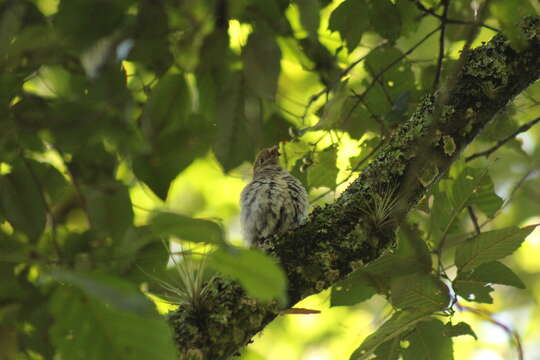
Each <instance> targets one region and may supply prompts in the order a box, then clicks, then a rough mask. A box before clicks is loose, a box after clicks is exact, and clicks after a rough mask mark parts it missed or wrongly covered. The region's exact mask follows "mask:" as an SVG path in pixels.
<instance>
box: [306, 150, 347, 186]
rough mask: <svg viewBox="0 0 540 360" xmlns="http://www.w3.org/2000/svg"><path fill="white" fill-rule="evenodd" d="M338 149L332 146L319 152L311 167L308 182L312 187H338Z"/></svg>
mask: <svg viewBox="0 0 540 360" xmlns="http://www.w3.org/2000/svg"><path fill="white" fill-rule="evenodd" d="M336 160H337V150H336V148H334V147H330V148H328V149H326V150H323V151H321V152H319V153H318V154H317V158H316V160H315V164H314V165H313V166H311V167H310V168H309V172H308V184H309V186H310V187H320V186H325V187H328V188H330V189H333V188H335V187H336V178H337V174H338V171H339V170H338V168H337V166H336Z"/></svg>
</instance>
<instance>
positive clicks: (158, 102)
mask: <svg viewBox="0 0 540 360" xmlns="http://www.w3.org/2000/svg"><path fill="white" fill-rule="evenodd" d="M190 113H191V95H190V92H189V89H188V86H187V83H186V80H185V79H184V77H183V76H182V75H179V74H171V75H166V76H164V77H162V78H161V80H160V81H159V83H158V84H157V85H156V86H155V87H154V89H153V91H152V94H151V95H150V98H149V100H148V102H147V104H146V106H145V108H144V112H143V116H142V119H141V127H142V130H143V132H144V134H145V136H146V138H147V139H148V141H149V143H150V145H151V149H150V150H148V151H146V152H145V153H143V154H141V155H138V156H136V157H135V159H134V163H133V170H134V171H135V175H137V177H138V178H139V179H141V180H143V181H144V182H145V183H146V184H147V185H148V186H149V187H150V188H151V189H152V190H153V191H154V192H155V193H156V195H157V196H159V197H160V198H161V199H165V198H166V197H167V193H168V190H169V186H170V184H171V181H172V180H174V178H175V177H176V176H177V175H178V174H179V173H180V171H182V170H183V169H185V168H186V167H187V166H188V165H189V164H191V162H192V161H193V160H194V159H195V158H197V157H198V156H201V155H202V154H204V153H205V152H206V151H207V149H208V146H209V140H210V139H209V138H210V136H211V135H212V133H213V130H212V128H213V127H214V126H213V125H212V124H211V123H210V121H209V120H208V119H206V118H205V117H203V116H201V115H200V114H199V115H197V114H191V115H190Z"/></svg>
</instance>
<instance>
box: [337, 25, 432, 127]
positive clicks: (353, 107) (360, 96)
mask: <svg viewBox="0 0 540 360" xmlns="http://www.w3.org/2000/svg"><path fill="white" fill-rule="evenodd" d="M440 29H441V26H438V27H436V28H435V29H434V30H432V31H430V32H429V33H428V34H427V35H426V36H424V37H423V38H422V39H420V41H418V42H417V43H416V44H414V45H413V46H412V47H411V48H410V49H409V50H407V51H406V52H404V53H403V54H402V55H401V56H399V57H398V58H397V59H395V60H394V61H392V62H391V63H390V64H388V65H387V66H385V67H384V69H382V70H381V71H379V72H378V73H377V74H376V75H375V77H374V78H373V79H372V80H371V83H370V84H369V85H368V87H367V88H366V89H365V90H364V92H363V93H362V94H359V95H356V102H355V103H354V105H353V106H352V107H351V110H349V113H348V114H347V117H346V120H348V119H349V118H350V117H351V115H352V113H353V112H354V110H355V109H356V108H357V107H358V105H360V103H361V102H362V100H364V97H366V95H367V93H368V92H369V91H370V90H371V88H372V87H373V86H375V84H377V81H378V80H379V78H380V77H381V76H383V75H384V73H385V72H387V71H388V70H390V69H391V68H392V67H394V66H395V65H396V64H398V63H399V62H400V61H401V60H403V59H404V58H405V57H407V56H408V55H410V54H411V53H412V52H413V51H414V50H416V49H417V48H418V47H419V46H420V45H422V44H423V43H424V42H425V41H426V40H427V39H429V38H430V37H431V36H432V35H433V34H435V33H436V32H437V31H439V30H440Z"/></svg>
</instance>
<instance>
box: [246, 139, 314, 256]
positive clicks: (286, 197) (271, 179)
mask: <svg viewBox="0 0 540 360" xmlns="http://www.w3.org/2000/svg"><path fill="white" fill-rule="evenodd" d="M278 160H279V149H278V147H277V146H274V147H272V148H268V149H263V150H262V151H261V152H260V153H259V154H258V155H257V158H256V160H255V164H254V165H253V181H252V182H251V183H249V184H248V185H247V186H246V187H245V188H244V190H243V191H242V195H241V197H240V205H241V208H242V211H241V214H240V216H241V222H242V230H243V233H244V239H245V240H246V241H247V242H248V243H249V244H250V245H258V241H259V240H261V239H264V238H266V237H268V236H270V235H273V234H282V233H284V232H285V231H287V230H289V229H291V228H294V227H296V226H299V225H301V224H303V223H304V222H305V220H306V217H307V212H308V205H309V203H308V197H307V193H306V189H305V188H304V187H303V186H302V183H300V181H299V180H298V179H296V178H295V177H294V176H292V175H291V174H289V173H288V172H287V171H286V170H284V169H283V168H282V167H281V166H280V165H279V162H278Z"/></svg>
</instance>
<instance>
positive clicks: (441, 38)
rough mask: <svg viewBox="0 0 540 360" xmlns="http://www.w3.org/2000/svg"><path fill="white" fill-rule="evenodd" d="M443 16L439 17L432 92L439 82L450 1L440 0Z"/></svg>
mask: <svg viewBox="0 0 540 360" xmlns="http://www.w3.org/2000/svg"><path fill="white" fill-rule="evenodd" d="M442 4H443V14H442V16H441V17H440V20H441V32H440V34H439V56H438V57H437V71H436V72H435V80H434V81H433V90H437V88H438V87H439V81H440V79H441V72H442V62H443V58H444V36H445V35H446V25H447V24H448V19H447V16H448V7H449V6H450V0H442Z"/></svg>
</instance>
